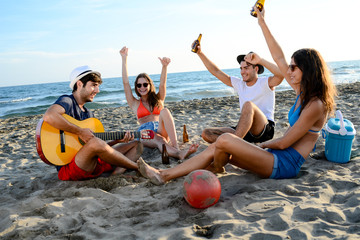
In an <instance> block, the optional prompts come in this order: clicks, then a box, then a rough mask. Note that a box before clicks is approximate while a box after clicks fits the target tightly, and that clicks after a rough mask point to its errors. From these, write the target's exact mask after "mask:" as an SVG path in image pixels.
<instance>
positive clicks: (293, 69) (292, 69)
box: [289, 64, 298, 72]
mask: <svg viewBox="0 0 360 240" xmlns="http://www.w3.org/2000/svg"><path fill="white" fill-rule="evenodd" d="M297 67H298V66H297V65H296V64H290V65H289V69H290V71H292V72H293V71H295V68H297Z"/></svg>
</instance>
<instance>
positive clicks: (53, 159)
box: [36, 114, 104, 166]
mask: <svg viewBox="0 0 360 240" xmlns="http://www.w3.org/2000/svg"><path fill="white" fill-rule="evenodd" d="M63 116H64V117H65V118H66V120H68V121H69V122H71V123H73V124H75V125H77V126H79V127H81V128H89V129H91V130H92V131H93V132H95V133H96V132H104V127H103V125H102V123H101V122H100V121H99V120H98V119H96V118H88V119H85V120H83V121H78V120H76V119H75V118H72V117H70V116H69V115H66V114H64V115H63ZM62 143H63V144H62ZM81 148H82V144H81V143H80V141H79V137H78V136H77V135H75V134H72V133H69V132H63V133H62V131H61V130H59V129H57V128H54V127H53V126H51V125H50V124H48V123H47V122H45V121H44V120H43V119H41V120H40V121H39V123H38V125H37V127H36V149H37V152H38V154H39V156H40V158H41V160H43V161H44V162H45V163H47V164H49V165H57V166H63V165H66V164H68V163H70V162H71V160H72V159H73V158H74V157H75V155H76V154H77V152H78V151H79V150H80V149H81Z"/></svg>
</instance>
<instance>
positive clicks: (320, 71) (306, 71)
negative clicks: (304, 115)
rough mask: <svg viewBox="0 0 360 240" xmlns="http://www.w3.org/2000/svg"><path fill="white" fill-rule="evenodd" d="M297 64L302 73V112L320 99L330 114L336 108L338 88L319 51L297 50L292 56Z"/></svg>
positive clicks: (309, 49)
mask: <svg viewBox="0 0 360 240" xmlns="http://www.w3.org/2000/svg"><path fill="white" fill-rule="evenodd" d="M292 58H293V59H294V62H295V64H296V65H297V66H298V68H300V70H301V71H302V79H301V83H300V88H301V92H302V95H303V103H302V106H301V111H302V110H303V109H304V107H305V106H306V105H307V104H308V103H309V102H310V101H311V100H313V99H314V98H319V99H320V100H321V101H322V102H323V103H324V105H325V109H326V111H327V112H328V113H331V112H332V111H333V110H334V108H335V105H336V104H335V99H334V98H335V96H336V95H337V94H336V88H335V86H334V84H333V82H332V79H331V77H330V72H329V70H328V68H327V65H326V62H325V61H324V59H323V58H322V56H321V55H320V53H319V52H318V51H316V50H315V49H311V48H303V49H300V50H297V51H296V52H294V54H293V55H292Z"/></svg>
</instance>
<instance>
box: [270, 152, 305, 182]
mask: <svg viewBox="0 0 360 240" xmlns="http://www.w3.org/2000/svg"><path fill="white" fill-rule="evenodd" d="M267 151H268V152H270V153H272V154H273V155H274V167H273V171H272V174H271V176H270V177H269V178H273V179H282V178H293V177H296V176H297V175H298V173H299V171H300V168H301V166H302V165H303V163H304V162H305V159H304V158H303V156H301V154H300V153H298V151H296V150H295V149H293V148H291V147H289V148H287V149H284V150H275V149H270V148H269V149H267Z"/></svg>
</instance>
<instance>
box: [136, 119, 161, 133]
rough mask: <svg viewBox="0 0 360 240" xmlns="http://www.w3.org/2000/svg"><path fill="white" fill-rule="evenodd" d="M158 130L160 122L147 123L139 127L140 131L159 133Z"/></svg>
mask: <svg viewBox="0 0 360 240" xmlns="http://www.w3.org/2000/svg"><path fill="white" fill-rule="evenodd" d="M158 128H159V122H158V121H153V122H147V123H144V124H142V125H141V126H140V127H139V131H141V130H145V129H146V130H153V131H154V132H157V130H158Z"/></svg>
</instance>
